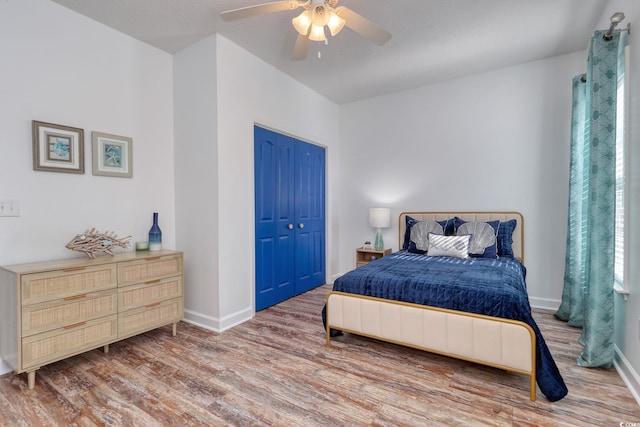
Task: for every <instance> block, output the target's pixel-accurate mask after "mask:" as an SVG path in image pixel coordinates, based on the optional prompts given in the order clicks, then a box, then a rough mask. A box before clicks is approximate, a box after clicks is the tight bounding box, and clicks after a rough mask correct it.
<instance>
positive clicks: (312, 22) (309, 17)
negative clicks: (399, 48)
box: [220, 0, 391, 60]
mask: <svg viewBox="0 0 640 427" xmlns="http://www.w3.org/2000/svg"><path fill="white" fill-rule="evenodd" d="M338 1H339V0H294V1H274V2H271V3H264V4H258V5H255V6H248V7H243V8H240V9H234V10H228V11H226V12H222V13H221V14H220V15H221V16H222V19H223V20H225V21H235V20H238V19H243V18H249V17H252V16H257V15H263V14H267V13H273V12H282V11H285V10H294V9H297V8H299V7H302V8H304V11H303V12H302V13H301V14H300V15H298V16H297V17H295V18H293V19H292V20H291V22H292V23H293V26H294V28H295V29H296V30H297V31H298V38H297V40H296V44H295V46H294V47H293V54H292V55H291V59H293V60H302V59H305V58H306V57H307V52H308V51H309V45H310V44H311V42H312V41H325V40H326V39H327V38H326V34H325V27H327V28H328V29H329V32H330V33H331V36H335V35H337V34H338V33H339V32H340V30H342V28H343V27H344V26H345V25H346V26H347V27H349V28H351V29H352V30H353V31H355V32H356V33H358V34H360V35H361V36H363V37H365V38H367V39H369V40H371V41H372V42H373V43H375V44H377V45H378V46H381V45H383V44H385V43H386V42H387V41H389V39H390V38H391V34H390V33H389V32H387V31H385V30H383V29H382V28H380V27H379V26H377V25H376V24H374V23H373V22H371V21H369V20H368V19H366V18H364V17H363V16H361V15H359V14H357V13H356V12H354V11H352V10H351V9H348V8H346V7H344V6H339V7H335V6H336V4H338Z"/></svg>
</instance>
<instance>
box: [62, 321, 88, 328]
mask: <svg viewBox="0 0 640 427" xmlns="http://www.w3.org/2000/svg"><path fill="white" fill-rule="evenodd" d="M86 323H87V322H78V323H74V324H73V325H67V326H65V327H64V329H73V328H77V327H78V326H82V325H85V324H86Z"/></svg>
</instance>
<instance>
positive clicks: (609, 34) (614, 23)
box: [602, 12, 631, 41]
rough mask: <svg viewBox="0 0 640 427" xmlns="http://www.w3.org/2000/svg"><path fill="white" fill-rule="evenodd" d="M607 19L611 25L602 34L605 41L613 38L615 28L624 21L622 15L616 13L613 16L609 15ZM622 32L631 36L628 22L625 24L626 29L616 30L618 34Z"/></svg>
mask: <svg viewBox="0 0 640 427" xmlns="http://www.w3.org/2000/svg"><path fill="white" fill-rule="evenodd" d="M609 19H610V20H611V25H609V30H608V31H607V32H606V33H605V34H604V36H602V38H603V39H605V40H606V41H610V40H611V39H612V38H613V34H614V31H615V28H616V26H617V25H618V24H619V23H621V22H622V21H623V20H624V13H622V12H616V13H614V14H613V15H611V18H609ZM622 31H627V32H628V33H629V34H631V23H630V22H628V23H627V28H623V29H621V30H618V32H622Z"/></svg>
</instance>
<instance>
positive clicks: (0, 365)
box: [0, 359, 13, 375]
mask: <svg viewBox="0 0 640 427" xmlns="http://www.w3.org/2000/svg"><path fill="white" fill-rule="evenodd" d="M11 371H13V369H11V367H10V366H9V365H7V364H6V363H5V362H4V360H2V359H0V375H4V374H6V373H9V372H11Z"/></svg>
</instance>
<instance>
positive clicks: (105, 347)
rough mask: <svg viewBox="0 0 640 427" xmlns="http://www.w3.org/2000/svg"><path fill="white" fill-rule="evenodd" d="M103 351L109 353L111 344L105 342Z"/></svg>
mask: <svg viewBox="0 0 640 427" xmlns="http://www.w3.org/2000/svg"><path fill="white" fill-rule="evenodd" d="M103 351H104V354H107V353H109V344H105V346H104V349H103Z"/></svg>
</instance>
